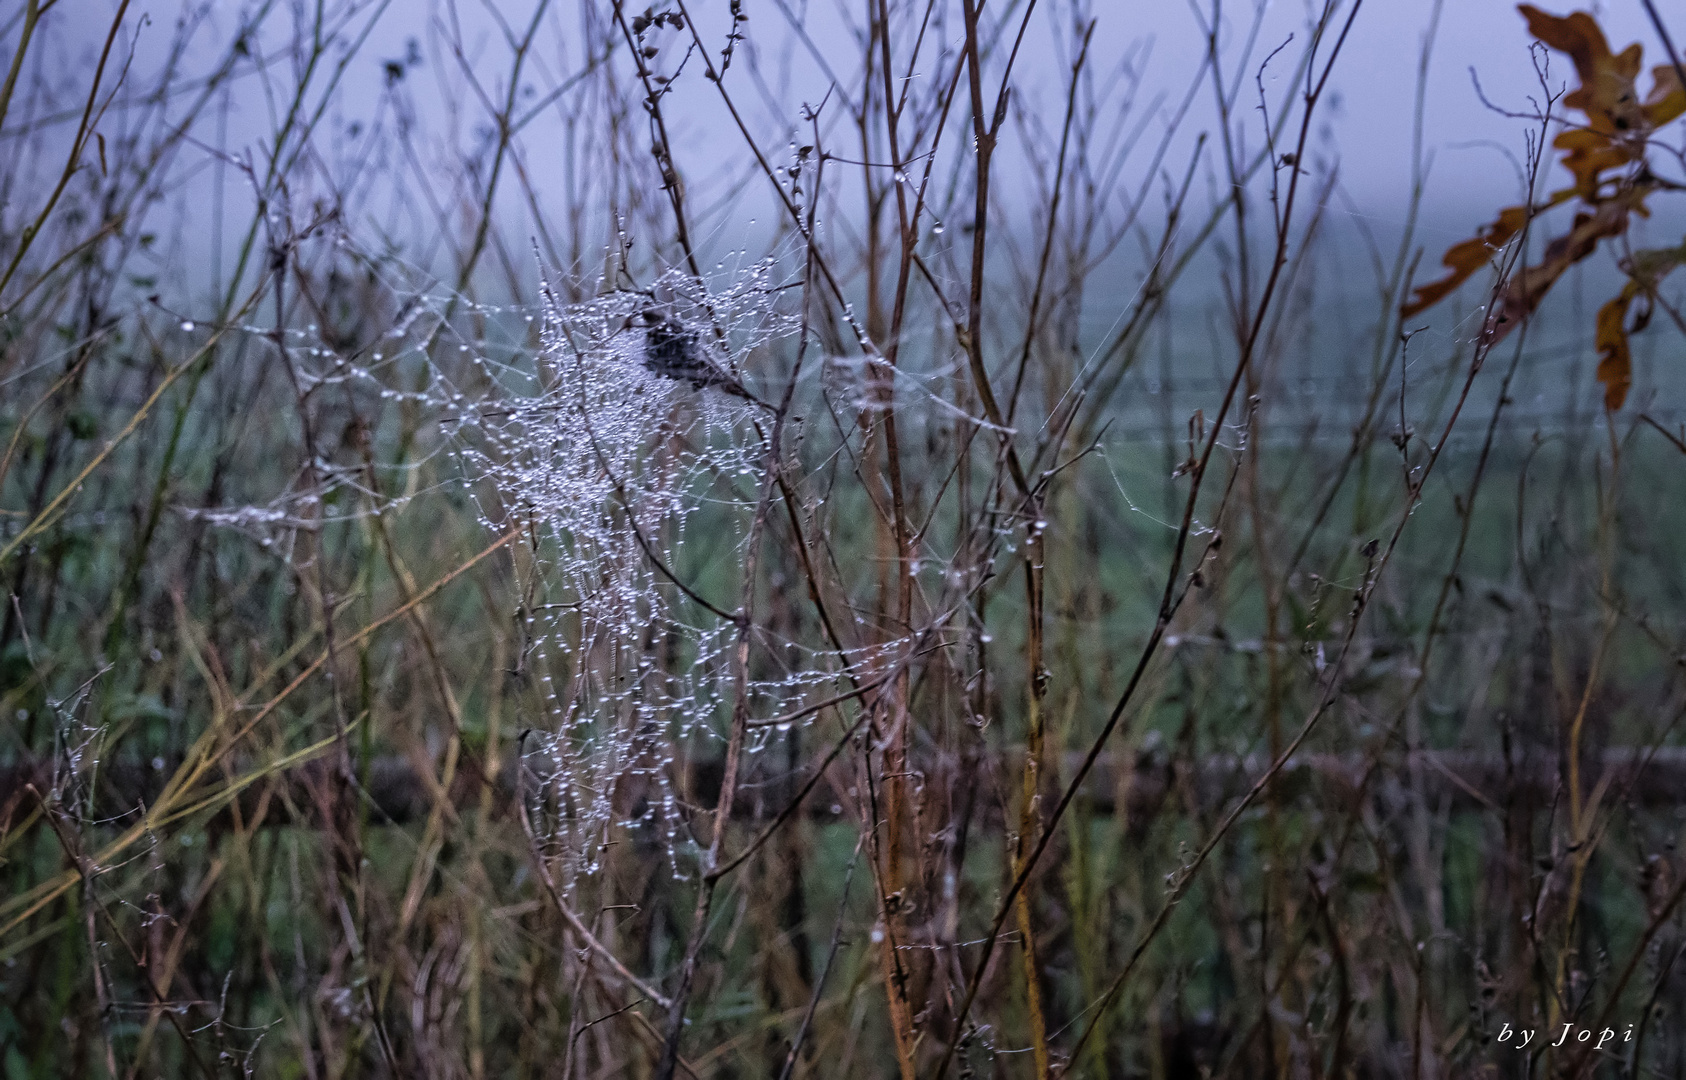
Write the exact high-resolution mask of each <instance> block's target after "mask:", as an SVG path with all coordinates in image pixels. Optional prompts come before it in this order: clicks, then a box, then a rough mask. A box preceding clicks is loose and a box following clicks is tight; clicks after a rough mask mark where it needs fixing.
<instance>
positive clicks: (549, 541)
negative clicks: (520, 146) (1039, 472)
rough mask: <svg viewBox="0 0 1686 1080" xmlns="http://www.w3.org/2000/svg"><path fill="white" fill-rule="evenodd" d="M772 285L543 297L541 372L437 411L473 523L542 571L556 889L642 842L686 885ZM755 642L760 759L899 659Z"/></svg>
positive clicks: (728, 683)
mask: <svg viewBox="0 0 1686 1080" xmlns="http://www.w3.org/2000/svg"><path fill="white" fill-rule="evenodd" d="M775 271H776V264H775V263H774V262H773V261H771V260H768V261H766V262H763V263H760V264H756V266H755V267H754V268H752V269H751V270H750V271H749V272H746V273H743V274H741V275H739V276H738V277H737V278H736V279H735V280H734V281H732V282H731V283H730V284H729V285H728V286H727V287H724V288H720V287H715V288H708V287H705V286H703V285H702V284H701V283H699V282H698V281H697V280H696V279H695V278H692V277H689V276H687V275H681V274H677V273H671V274H668V275H665V276H664V277H663V278H661V279H660V280H659V281H658V282H656V283H655V285H654V286H653V287H652V288H650V289H646V290H638V291H631V290H617V291H608V292H603V293H601V294H600V295H598V296H596V297H594V298H592V299H590V300H586V301H582V302H578V303H563V302H561V301H559V300H557V299H556V298H555V296H554V294H553V293H552V292H551V291H550V290H549V289H548V288H547V289H546V290H545V296H546V301H545V303H544V305H543V329H542V332H541V334H540V343H541V347H540V349H539V352H538V354H537V356H536V357H534V358H533V360H534V362H533V363H532V365H531V366H530V367H527V366H522V365H519V364H509V363H494V362H493V361H491V360H489V359H487V358H484V357H480V358H477V359H476V361H475V363H476V365H477V367H478V370H479V373H480V375H481V377H482V379H483V385H484V386H485V387H487V389H486V390H485V391H483V392H482V393H480V394H479V395H477V396H476V398H475V400H473V401H470V400H468V399H467V397H466V396H463V395H460V394H459V393H457V392H456V391H446V399H445V400H442V401H440V402H439V404H440V406H441V408H442V410H443V411H444V412H445V413H446V414H448V415H449V416H450V417H451V418H452V419H453V421H454V422H453V423H452V424H450V425H448V426H449V427H450V429H451V430H452V433H453V437H454V441H455V445H456V451H457V455H458V457H459V459H460V460H461V462H462V465H463V472H464V476H465V478H466V482H467V483H468V484H469V486H470V490H471V491H473V492H474V494H475V498H476V501H477V504H478V505H479V507H480V513H481V517H482V520H483V522H484V523H485V525H486V526H487V527H488V528H489V529H492V530H499V531H502V530H507V529H509V528H511V527H513V526H520V527H523V528H524V529H525V530H526V531H527V533H528V536H529V542H530V544H531V547H532V551H533V553H534V556H535V557H534V559H533V560H532V564H531V569H530V570H529V571H528V575H527V578H526V579H525V580H522V581H521V582H520V583H519V588H520V590H521V592H522V598H521V602H520V609H519V618H520V619H521V620H522V622H523V629H524V632H525V634H526V636H527V641H528V643H529V655H528V657H527V659H526V663H527V666H528V668H529V670H530V671H531V672H532V677H533V678H535V679H536V680H537V681H538V683H539V684H540V690H541V692H542V698H543V700H544V703H545V710H546V715H545V717H544V720H545V724H544V725H543V728H542V732H541V733H540V734H541V737H540V744H541V753H542V755H543V757H544V759H546V760H545V764H546V765H547V766H548V768H547V769H542V770H540V771H543V772H546V773H547V775H548V782H549V785H550V787H549V790H548V793H547V795H548V798H549V799H550V800H551V805H552V806H553V808H554V813H553V816H552V817H551V820H552V822H553V828H554V832H553V835H552V838H551V839H552V845H551V849H550V851H551V854H552V855H554V856H555V857H557V859H558V862H559V864H560V866H561V869H562V880H561V882H560V883H561V884H563V885H564V887H565V888H569V889H571V888H573V887H574V886H575V884H576V883H577V882H578V880H579V878H580V877H581V876H582V875H589V874H591V873H593V872H595V871H596V870H597V868H598V866H599V859H600V856H601V853H602V851H603V847H604V845H605V844H606V843H608V842H610V837H611V836H612V835H613V834H614V833H615V832H616V831H617V830H618V829H621V828H627V829H634V830H648V832H647V834H646V835H647V836H648V838H650V839H653V840H657V841H659V842H660V843H661V844H662V845H663V846H664V847H665V848H666V850H667V853H668V856H669V861H670V866H671V867H672V869H673V871H674V873H675V874H676V875H680V876H684V875H686V874H687V873H688V872H689V871H688V866H689V860H688V859H687V858H686V855H685V853H686V851H687V850H689V849H690V846H691V844H692V843H693V842H694V838H693V837H692V836H691V835H690V833H689V831H688V829H687V828H686V824H685V823H686V820H687V815H686V813H685V810H686V808H685V807H683V806H682V805H681V800H682V796H681V793H680V791H679V790H678V789H677V788H676V783H675V781H676V774H677V771H678V770H677V768H676V764H677V763H678V761H679V760H680V758H681V755H682V754H688V755H689V756H691V757H693V758H702V759H710V758H718V757H719V756H720V754H721V752H722V746H723V743H724V740H725V738H726V732H727V729H728V725H729V721H730V717H731V715H732V710H733V705H734V702H735V701H736V698H737V695H738V693H739V684H738V681H737V680H738V671H737V667H736V662H735V659H734V653H735V650H736V648H737V645H738V641H739V633H740V631H739V626H738V624H737V622H736V621H735V619H733V618H732V617H731V616H732V615H733V614H734V613H735V612H736V611H737V609H738V606H739V604H740V602H741V593H742V588H743V583H742V581H741V571H742V566H743V564H744V557H745V555H746V554H747V552H746V544H747V540H748V536H749V532H750V525H751V521H752V519H753V517H754V513H755V509H756V504H757V502H758V501H759V499H760V498H761V494H762V488H763V485H764V484H765V483H766V482H767V477H768V466H769V459H768V446H769V442H768V440H769V432H770V430H771V427H772V419H773V412H772V407H771V406H770V405H768V404H766V403H765V402H764V401H763V400H762V399H760V398H758V397H756V396H755V394H754V392H753V390H743V387H744V386H745V385H746V384H749V385H754V380H752V379H748V378H747V377H745V376H744V374H743V373H744V372H745V371H746V370H748V369H749V367H750V366H751V364H752V363H753V362H754V361H755V360H756V359H757V358H759V357H763V356H765V355H766V354H768V353H770V352H772V351H774V350H777V349H780V348H789V347H793V338H794V335H795V334H796V333H797V331H798V329H799V323H798V321H797V319H796V318H795V316H794V315H793V314H791V313H790V312H788V311H786V310H784V308H783V307H782V306H781V304H780V302H779V297H780V291H779V290H778V289H777V287H776V283H775V282H774V281H773V280H772V276H773V274H774V273H775ZM658 323H659V325H660V326H661V328H662V331H661V332H662V333H663V334H664V335H666V336H667V337H668V338H671V337H673V336H675V335H679V336H682V337H683V338H684V340H685V342H686V344H687V347H688V348H689V349H691V350H692V351H693V352H694V353H695V356H693V357H692V358H691V360H690V362H691V363H692V364H702V365H706V367H702V368H697V369H696V370H698V371H700V372H704V373H705V374H702V375H701V376H699V378H695V379H693V378H684V377H673V376H672V375H670V374H666V373H664V372H666V371H668V370H670V365H667V364H658V363H655V362H653V361H652V360H651V357H650V350H651V347H652V346H651V333H650V327H651V326H652V325H657V324H658ZM669 344H671V342H669ZM740 379H742V380H743V381H742V382H740V381H739V380H740ZM441 385H443V384H441ZM726 386H731V387H734V388H735V389H732V390H728V389H727V388H726ZM738 390H742V393H741V394H740V393H739V392H737V391H738ZM793 460H794V459H793V458H791V457H789V456H787V458H786V464H787V467H791V465H792V464H793ZM750 638H751V640H750V649H749V652H750V661H749V663H748V664H747V667H746V674H745V679H746V683H745V689H744V694H745V697H746V700H747V703H748V711H749V714H750V716H752V717H754V718H755V719H756V721H757V725H756V726H755V727H754V728H753V729H752V732H751V735H750V738H749V742H748V744H747V746H746V749H747V750H748V751H749V752H750V753H756V752H759V751H760V750H761V749H763V748H764V747H765V746H766V745H767V744H768V743H769V741H770V740H774V739H778V738H781V737H783V735H784V734H785V732H787V731H788V730H789V729H790V728H791V727H792V726H793V725H795V724H802V723H811V722H812V720H813V716H812V714H808V713H805V712H804V706H805V705H808V704H811V703H812V702H813V701H814V700H816V699H823V698H825V697H827V696H828V695H831V694H834V693H836V689H835V688H836V687H837V686H839V685H840V679H841V677H842V675H843V673H844V669H845V667H846V666H847V665H861V664H867V665H873V664H877V663H879V662H881V660H882V657H883V656H888V655H890V654H892V653H895V652H896V651H897V650H898V648H901V646H900V645H899V644H894V645H882V646H878V647H877V648H875V649H873V650H870V653H871V654H872V655H869V654H868V653H863V652H862V651H861V650H852V651H851V653H850V654H849V656H848V657H847V658H845V657H844V656H843V655H842V654H841V653H839V652H837V651H835V650H833V649H830V648H828V647H826V644H825V643H823V642H806V643H804V642H796V641H789V640H776V639H775V638H774V637H773V636H772V635H771V634H770V633H769V632H768V631H767V630H766V629H765V628H764V627H761V626H752V628H751V630H750ZM793 714H803V715H801V716H799V717H797V716H793V719H792V721H791V722H790V723H782V724H781V723H776V722H775V723H767V722H766V721H767V720H769V719H772V720H774V721H776V720H777V719H778V718H779V717H781V716H792V715H793ZM711 743H713V744H716V745H710V744H711Z"/></svg>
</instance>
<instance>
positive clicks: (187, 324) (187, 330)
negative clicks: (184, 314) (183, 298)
mask: <svg viewBox="0 0 1686 1080" xmlns="http://www.w3.org/2000/svg"><path fill="white" fill-rule="evenodd" d="M181 329H182V333H184V334H191V333H193V320H192V319H183V320H182V324H181Z"/></svg>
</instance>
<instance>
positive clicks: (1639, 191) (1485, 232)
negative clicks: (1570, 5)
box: [1400, 4, 1686, 410]
mask: <svg viewBox="0 0 1686 1080" xmlns="http://www.w3.org/2000/svg"><path fill="white" fill-rule="evenodd" d="M1517 10H1519V11H1520V12H1521V13H1522V16H1523V17H1524V18H1525V19H1527V21H1528V30H1529V32H1530V33H1531V34H1533V35H1534V37H1535V38H1537V39H1538V40H1539V41H1540V42H1541V43H1543V44H1545V45H1547V46H1549V47H1550V48H1552V49H1555V50H1557V51H1558V52H1562V53H1565V54H1567V55H1568V56H1569V58H1570V59H1571V60H1573V61H1574V65H1575V74H1576V76H1577V78H1578V79H1579V85H1578V86H1576V87H1575V88H1574V89H1573V90H1570V91H1569V92H1568V93H1567V94H1565V95H1564V96H1563V98H1562V100H1561V104H1562V105H1563V106H1564V108H1566V109H1571V110H1574V111H1576V112H1578V113H1579V114H1580V117H1581V118H1580V119H1579V120H1575V119H1572V118H1571V119H1568V120H1567V121H1566V123H1565V127H1564V130H1563V131H1562V132H1561V133H1560V134H1559V135H1558V136H1557V137H1556V138H1555V139H1554V140H1553V141H1552V146H1553V147H1554V148H1555V149H1557V150H1560V151H1562V157H1561V158H1560V160H1559V164H1561V165H1562V167H1563V168H1565V169H1567V170H1568V171H1569V172H1570V173H1571V174H1572V175H1573V177H1574V183H1573V184H1572V185H1570V186H1568V187H1564V188H1561V189H1559V190H1557V191H1554V192H1552V194H1551V195H1550V196H1549V197H1548V198H1547V199H1545V200H1544V201H1543V202H1540V203H1537V204H1525V205H1522V206H1509V207H1506V208H1504V209H1503V210H1501V211H1499V214H1498V217H1497V219H1496V220H1494V221H1493V222H1492V223H1490V224H1489V225H1487V226H1486V227H1485V228H1483V229H1482V230H1481V233H1480V235H1478V236H1476V237H1474V238H1472V239H1469V240H1465V241H1463V242H1461V243H1458V244H1455V245H1453V246H1452V248H1451V249H1450V250H1448V251H1447V252H1446V254H1445V256H1444V258H1443V259H1442V260H1441V262H1442V264H1443V265H1444V266H1445V267H1446V268H1447V273H1446V275H1445V276H1444V277H1441V278H1439V279H1438V280H1436V281H1432V282H1429V283H1428V284H1426V285H1421V286H1418V287H1417V289H1416V293H1415V295H1414V296H1413V297H1412V299H1411V300H1410V301H1409V302H1407V303H1406V304H1404V305H1403V306H1402V307H1401V309H1400V315H1401V317H1403V318H1409V317H1411V316H1412V315H1415V314H1417V313H1419V312H1421V311H1423V310H1425V309H1427V308H1428V307H1430V306H1432V305H1434V304H1435V303H1438V302H1439V301H1440V300H1442V299H1444V298H1445V297H1446V296H1447V295H1449V294H1450V293H1451V292H1452V291H1453V290H1455V289H1456V288H1457V287H1458V286H1459V285H1461V284H1463V283H1464V281H1466V280H1468V279H1469V277H1470V276H1471V275H1473V274H1475V273H1476V272H1477V271H1478V270H1480V269H1481V268H1482V267H1484V266H1487V265H1489V264H1490V262H1491V261H1492V260H1493V258H1494V257H1495V256H1496V255H1497V254H1498V253H1500V252H1501V251H1503V250H1504V249H1505V248H1506V246H1507V245H1509V244H1510V243H1512V242H1513V241H1515V240H1517V239H1518V238H1520V237H1522V236H1523V234H1525V233H1526V231H1527V230H1528V229H1529V227H1530V225H1531V223H1532V222H1533V220H1534V219H1535V218H1536V217H1538V216H1539V215H1541V214H1542V213H1544V212H1545V211H1547V210H1550V209H1552V208H1554V207H1556V206H1559V205H1562V204H1564V203H1569V202H1574V203H1576V204H1577V208H1576V212H1575V217H1574V221H1573V222H1572V224H1571V225H1570V227H1569V229H1568V231H1566V232H1564V233H1562V234H1560V235H1557V236H1554V237H1553V238H1552V239H1551V240H1550V241H1549V242H1548V243H1547V244H1546V245H1545V249H1544V251H1543V253H1542V256H1541V258H1540V260H1539V261H1538V262H1536V263H1533V264H1531V265H1527V266H1524V267H1521V268H1519V269H1518V270H1517V271H1516V272H1515V273H1514V274H1512V275H1511V276H1510V278H1509V280H1508V281H1507V282H1506V283H1505V284H1504V285H1503V287H1502V291H1501V293H1500V296H1499V297H1498V300H1497V302H1496V303H1494V304H1493V305H1492V307H1491V308H1490V309H1489V311H1488V315H1487V322H1486V325H1485V327H1484V331H1483V332H1484V334H1485V335H1486V337H1487V339H1488V341H1489V343H1496V342H1497V341H1498V340H1500V339H1502V338H1503V337H1504V336H1505V335H1506V334H1507V333H1509V332H1510V330H1511V329H1513V328H1514V327H1515V326H1517V325H1518V324H1519V323H1520V322H1522V320H1524V319H1525V318H1527V317H1528V316H1529V315H1531V314H1532V313H1533V312H1534V311H1535V310H1536V309H1537V308H1538V307H1539V305H1540V302H1541V301H1542V300H1543V299H1544V297H1545V294H1546V293H1547V292H1548V291H1549V290H1550V289H1551V287H1552V285H1553V284H1555V283H1556V281H1557V279H1558V278H1560V277H1561V276H1562V275H1563V273H1564V271H1566V270H1568V269H1569V267H1571V266H1573V265H1574V264H1575V263H1578V262H1580V261H1581V260H1583V259H1585V258H1587V257H1588V256H1590V255H1592V254H1593V253H1594V252H1596V251H1597V250H1598V246H1599V243H1600V241H1602V240H1606V239H1613V238H1618V237H1622V236H1624V235H1625V234H1626V233H1627V230H1628V227H1629V225H1630V223H1631V221H1632V219H1633V216H1634V215H1639V216H1641V217H1644V216H1648V215H1649V213H1650V211H1649V209H1648V208H1647V207H1646V199H1648V198H1649V197H1650V196H1651V195H1653V194H1655V193H1656V192H1658V191H1659V190H1664V189H1674V190H1678V189H1679V188H1678V185H1674V184H1670V183H1668V182H1666V181H1664V180H1663V179H1661V178H1659V177H1658V176H1656V175H1655V174H1653V173H1652V172H1651V170H1650V168H1649V167H1648V165H1647V163H1646V151H1647V149H1648V147H1649V144H1650V140H1651V138H1652V136H1653V135H1655V133H1656V132H1658V131H1659V130H1660V129H1661V128H1662V127H1663V126H1664V125H1665V124H1667V123H1668V122H1669V121H1671V120H1673V119H1675V118H1676V117H1678V116H1680V115H1681V114H1682V113H1683V112H1686V87H1683V86H1682V85H1681V81H1680V75H1679V72H1678V71H1677V69H1676V68H1675V66H1674V65H1673V64H1672V63H1670V64H1662V65H1659V66H1657V67H1655V68H1653V69H1652V72H1651V89H1650V92H1649V93H1647V94H1646V95H1645V96H1644V97H1640V94H1639V88H1638V80H1639V76H1640V71H1641V67H1642V65H1641V58H1642V55H1643V50H1642V49H1641V47H1640V45H1639V44H1638V43H1637V42H1635V43H1634V44H1632V45H1629V46H1628V47H1627V48H1625V49H1623V50H1622V51H1621V52H1619V53H1612V52H1611V51H1610V45H1609V42H1608V41H1607V40H1606V39H1605V37H1604V31H1603V30H1602V29H1600V28H1599V25H1598V22H1597V20H1596V19H1594V18H1593V17H1592V16H1591V15H1589V14H1587V13H1586V12H1584V11H1577V12H1574V13H1572V14H1570V15H1568V16H1563V17H1559V16H1556V15H1551V14H1548V13H1546V12H1544V11H1541V10H1540V9H1539V8H1536V7H1534V6H1533V5H1532V4H1522V5H1519V7H1518V9H1517ZM1683 261H1686V244H1682V245H1681V247H1679V248H1665V249H1659V250H1650V251H1636V252H1633V253H1632V254H1631V255H1630V256H1628V257H1627V258H1625V259H1624V260H1623V261H1622V269H1623V271H1624V272H1625V273H1626V274H1627V278H1628V280H1627V282H1626V283H1625V284H1624V285H1623V287H1622V289H1621V291H1620V292H1619V293H1618V294H1617V295H1616V296H1615V297H1613V298H1611V299H1610V300H1609V301H1608V302H1606V303H1605V304H1604V305H1603V306H1602V307H1600V308H1599V311H1598V316H1597V326H1596V338H1595V341H1596V345H1597V349H1598V354H1599V363H1598V381H1599V382H1600V383H1602V384H1603V386H1604V404H1605V407H1606V408H1607V409H1610V410H1615V409H1619V408H1621V407H1622V403H1623V401H1624V400H1625V399H1626V397H1627V392H1628V387H1629V386H1630V385H1631V384H1632V382H1633V357H1632V351H1631V348H1630V346H1629V341H1628V337H1629V335H1630V334H1631V333H1636V332H1638V331H1639V330H1641V329H1643V328H1644V326H1645V324H1646V323H1647V322H1648V321H1649V318H1650V313H1651V304H1652V302H1653V300H1654V298H1655V295H1656V287H1657V283H1658V282H1659V281H1660V280H1661V279H1662V277H1663V276H1665V275H1666V274H1668V273H1669V272H1670V271H1671V270H1673V269H1674V268H1675V267H1676V266H1678V265H1679V264H1680V263H1681V262H1683ZM1635 301H1639V307H1638V310H1637V311H1634V310H1633V309H1634V305H1635ZM1630 312H1631V313H1632V316H1633V317H1632V319H1631V321H1630Z"/></svg>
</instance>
